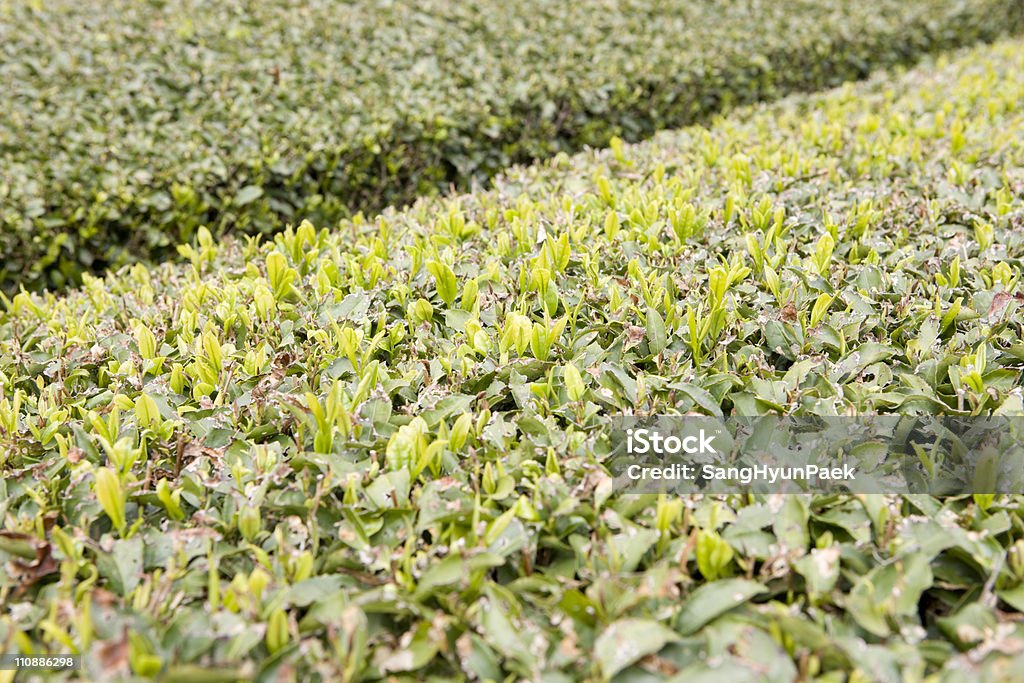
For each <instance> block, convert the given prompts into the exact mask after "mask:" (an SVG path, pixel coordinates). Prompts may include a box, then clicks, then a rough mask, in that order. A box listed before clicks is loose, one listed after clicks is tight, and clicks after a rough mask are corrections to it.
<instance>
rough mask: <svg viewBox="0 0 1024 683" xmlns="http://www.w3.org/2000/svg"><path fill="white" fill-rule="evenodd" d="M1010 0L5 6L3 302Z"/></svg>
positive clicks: (808, 77) (770, 82)
mask: <svg viewBox="0 0 1024 683" xmlns="http://www.w3.org/2000/svg"><path fill="white" fill-rule="evenodd" d="M1022 24H1024V9H1022V6H1021V3H1020V1H1019V0H977V1H974V2H970V3H964V2H961V1H960V0H913V1H911V2H908V1H906V0H880V1H879V2H873V3H850V2H842V1H839V0H828V1H827V2H822V1H821V0H794V1H793V2H784V3H782V2H778V3H775V2H756V3H752V2H720V1H714V0H702V1H701V2H685V1H683V0H670V1H668V2H654V1H653V0H631V1H630V2H618V1H614V0H587V1H586V2H564V3H559V2H547V1H545V0H515V1H514V2H509V1H507V0H500V1H499V0H486V1H484V2H472V3H453V2H450V1H449V0H424V1H421V2H416V3H411V2H388V3H385V2H375V1H372V0H357V1H356V2H346V3H337V2H328V1H326V0H308V1H306V2H291V1H284V0H272V1H268V2H243V1H242V0H230V1H228V2H216V3H200V2H191V1H189V0H160V1H158V0H152V1H150V2H136V1H134V0H132V1H129V0H112V1H110V2H98V1H96V0H86V1H84V2H82V1H78V2H71V1H70V0H47V2H42V1H36V2H11V1H10V0H5V1H4V2H0V46H2V47H0V50H2V53H0V54H2V59H0V91H2V92H3V93H4V107H3V108H2V109H0V252H2V253H3V258H2V259H0V287H2V288H3V289H4V290H5V291H8V292H10V291H15V290H16V289H17V288H18V287H20V286H24V287H27V288H29V289H39V288H41V287H44V286H49V287H62V286H64V285H67V284H77V283H79V282H80V281H81V273H82V272H83V270H92V271H97V270H99V269H102V268H103V267H104V266H109V265H114V266H116V265H120V264H123V263H125V262H128V261H135V260H138V259H140V258H143V259H145V258H147V257H163V256H166V255H167V254H168V252H169V251H170V252H173V246H174V245H175V244H177V243H178V242H182V241H189V240H191V239H193V238H194V236H195V232H196V230H197V229H198V228H199V227H200V226H202V225H206V226H208V227H209V229H210V230H211V232H212V233H213V234H214V235H215V236H219V235H220V234H221V233H222V232H224V231H225V230H228V229H230V230H234V231H244V232H248V233H263V234H269V233H271V232H273V231H275V230H278V229H279V228H280V227H282V226H283V224H284V223H286V222H290V223H293V224H297V223H299V222H300V221H301V220H302V219H307V218H308V219H310V220H312V221H313V222H314V223H315V224H318V225H324V226H333V225H335V224H336V222H337V220H338V219H339V218H341V217H343V216H345V215H349V214H351V212H353V211H355V210H372V209H378V208H380V207H383V206H387V205H391V204H395V203H402V202H405V201H407V200H410V199H411V198H413V197H416V196H419V195H421V194H424V193H429V192H431V191H435V190H436V189H437V188H439V187H440V188H445V189H447V188H448V186H449V185H450V184H452V183H455V184H458V185H460V186H465V185H468V184H470V183H471V182H473V181H482V180H484V179H486V178H488V177H490V176H491V175H493V174H494V173H495V172H497V171H499V170H501V169H504V168H506V167H508V166H509V165H510V164H511V163H513V162H518V161H523V160H526V159H531V158H537V157H547V156H551V155H552V154H555V153H557V152H560V151H572V150H576V149H579V148H581V147H582V146H584V145H591V146H603V145H605V144H606V143H607V142H608V141H609V140H610V139H611V138H612V137H613V136H620V137H623V138H625V139H637V138H641V137H645V136H648V135H650V134H651V133H652V132H653V131H655V130H659V129H663V128H666V127H673V126H679V125H683V124H688V123H691V122H693V121H696V120H698V119H701V118H704V117H706V116H707V115H708V114H711V113H713V112H716V111H719V110H721V109H722V108H724V107H729V106H732V105H735V104H741V103H749V102H752V101H755V100H758V99H762V98H770V97H775V96H778V95H780V94H782V93H786V92H789V91H793V90H798V89H815V88H821V87H824V86H830V85H837V84H838V83H839V82H841V81H843V80H846V79H852V78H857V77H860V76H863V75H865V74H866V73H867V72H868V70H869V69H872V68H875V67H881V66H889V65H893V64H898V63H902V62H906V61H909V60H911V59H914V58H916V57H918V56H920V55H921V54H922V53H924V52H928V51H932V50H935V49H938V48H945V47H950V46H955V45H964V44H969V43H971V42H974V41H976V40H979V39H991V38H993V37H995V36H997V35H999V34H1001V33H1003V32H1005V31H1011V30H1017V29H1019V28H1020V27H1021V25H1022Z"/></svg>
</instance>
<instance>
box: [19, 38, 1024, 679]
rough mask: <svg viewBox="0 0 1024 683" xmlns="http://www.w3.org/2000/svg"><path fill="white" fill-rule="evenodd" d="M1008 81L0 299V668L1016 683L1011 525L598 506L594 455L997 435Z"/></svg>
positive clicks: (733, 119)
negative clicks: (728, 440)
mask: <svg viewBox="0 0 1024 683" xmlns="http://www.w3.org/2000/svg"><path fill="white" fill-rule="evenodd" d="M1022 72H1024V44H1022V43H1020V42H1001V43H998V44H997V45H995V46H992V47H985V48H979V49H975V50H972V51H969V52H963V53H960V54H958V55H957V56H955V57H953V58H951V59H948V58H945V57H943V58H940V59H938V61H935V62H932V63H929V64H927V65H923V66H921V67H919V68H917V69H915V70H912V71H910V72H907V73H902V74H896V75H890V76H888V77H876V78H874V79H873V80H870V81H868V82H865V83H861V84H858V85H847V86H843V87H841V88H839V89H837V90H834V91H831V92H829V93H825V94H823V95H819V96H800V97H793V98H790V99H787V100H783V101H781V102H779V103H776V104H774V105H761V106H756V107H751V108H746V109H741V110H738V111H736V112H733V114H731V115H729V116H727V117H721V118H719V119H718V120H716V121H715V122H714V123H713V124H712V125H710V126H709V127H707V128H703V127H691V128H686V129H683V130H680V131H676V132H669V133H663V134H659V135H657V136H655V137H654V138H653V139H652V140H650V141H648V142H646V143H642V144H638V145H624V144H622V143H621V142H620V141H617V140H616V141H613V142H612V144H611V146H610V149H608V150H605V151H602V152H594V153H588V154H584V155H581V156H577V157H569V156H567V155H559V156H557V157H555V158H553V159H552V160H550V161H549V162H547V163H545V164H542V165H539V166H536V167H533V168H521V169H517V170H513V171H511V172H510V173H509V174H507V175H506V176H504V177H503V178H501V179H500V180H499V181H498V182H497V183H496V186H495V187H494V188H493V189H492V190H489V191H486V192H477V193H473V194H467V195H464V196H460V197H456V198H450V199H444V200H442V199H427V200H421V201H419V202H418V203H416V204H415V205H413V206H412V207H410V208H408V209H406V210H401V211H400V210H390V211H387V212H386V213H384V214H383V215H382V216H381V217H380V218H378V219H376V220H373V221H369V222H367V221H365V220H359V219H356V220H352V221H344V222H343V223H342V224H341V227H340V229H338V230H334V231H332V230H327V229H320V230H318V229H316V228H315V227H314V226H313V225H312V224H310V223H302V224H301V225H299V226H298V227H297V228H296V229H294V230H292V229H289V230H286V231H284V232H282V233H280V234H278V235H276V236H275V237H274V238H273V239H272V240H270V241H261V240H259V239H255V238H250V239H248V240H240V241H229V242H225V243H219V242H218V241H217V240H215V239H214V238H213V237H212V234H211V233H210V232H209V231H206V230H201V231H199V233H198V237H197V239H196V240H195V242H194V243H192V244H191V245H190V246H188V247H185V248H183V249H182V252H183V254H184V256H185V258H186V259H188V261H189V263H187V264H184V265H172V264H164V265H163V266H159V267H153V268H149V267H145V266H143V265H135V266H132V267H129V268H127V269H123V270H121V271H120V272H118V273H116V274H112V275H109V276H107V277H105V278H104V279H98V278H94V277H91V276H86V277H85V286H84V287H83V288H81V289H80V290H77V291H72V292H70V293H68V294H67V295H66V296H62V297H56V296H53V295H35V294H27V293H21V294H19V295H17V296H16V297H13V299H10V300H7V301H6V302H5V303H6V310H5V312H4V313H3V315H2V317H0V438H2V439H3V443H4V444H5V446H4V447H3V451H2V452H3V455H2V456H0V457H2V460H0V467H2V471H3V474H4V476H3V478H2V479H0V518H2V519H3V520H4V521H3V525H4V530H3V532H2V533H0V554H2V555H3V558H4V559H5V560H6V561H5V563H4V565H3V567H4V568H3V572H2V574H0V595H2V596H3V603H4V604H5V606H6V607H5V610H4V613H3V614H2V616H0V642H2V643H4V644H5V649H6V650H8V651H12V650H15V651H17V650H21V651H26V652H32V651H43V650H49V651H52V652H60V653H66V652H69V651H70V652H76V651H77V652H82V653H84V666H85V670H84V672H83V673H84V675H85V676H86V677H87V678H93V679H99V678H103V677H110V676H114V675H134V676H136V677H140V678H145V677H154V676H162V678H161V680H164V681H184V680H218V681H219V680H223V681H227V680H236V679H247V680H248V679H252V678H255V677H260V678H261V679H263V680H269V679H273V678H276V677H288V676H295V677H296V678H298V679H300V680H317V679H319V680H332V681H333V680H346V679H349V680H354V679H371V680H372V679H380V678H384V677H393V679H394V680H427V679H430V678H431V677H433V678H434V679H436V680H449V679H451V678H453V677H457V676H459V675H463V676H466V677H469V678H474V679H480V680H504V679H507V678H524V679H531V680H539V679H541V678H543V679H544V680H551V681H567V680H581V679H584V680H606V679H611V678H613V677H614V678H616V679H617V680H652V679H661V678H669V677H672V676H677V677H678V680H687V681H690V680H721V679H722V678H729V679H735V680H770V681H792V680H812V679H813V680H820V681H841V680H849V681H867V680H872V681H901V680H923V678H924V677H925V676H927V675H932V674H941V676H942V677H943V679H945V680H963V681H967V680H970V681H974V680H983V681H985V680H1012V679H1019V678H1021V677H1022V676H1024V671H1022V666H1024V665H1022V662H1024V658H1022V657H1021V651H1022V648H1024V627H1022V626H1021V621H1020V619H1019V614H1018V613H1017V611H1018V610H1019V609H1020V608H1022V607H1024V582H1022V579H1024V516H1022V515H1024V507H1022V506H1024V497H1022V496H1019V495H976V496H973V497H970V496H961V497H951V498H941V499H940V498H936V497H930V496H923V495H922V496H908V497H895V496H888V497H887V496H879V495H866V496H865V495H861V496H853V495H790V496H781V495H774V496H772V495H753V494H751V495H733V496H691V497H685V498H671V497H652V496H648V497H643V496H639V497H637V496H633V497H629V496H623V495H621V492H619V491H617V490H616V489H615V488H614V487H613V486H612V483H611V478H610V476H609V474H608V471H607V468H606V461H605V453H606V452H607V448H606V441H607V436H608V425H609V423H610V420H611V419H612V416H614V415H617V414H622V413H634V412H635V413H638V414H643V413H662V414H672V413H690V412H694V413H700V414H711V415H718V414H729V413H737V414H746V415H758V414H766V413H772V412H782V413H789V414H796V415H841V414H867V413H874V412H882V413H889V412H895V413H906V414H920V413H937V414H947V415H960V414H981V415H987V414H1001V415H1020V414H1022V413H1024V403H1022V391H1021V368H1022V361H1024V342H1022V329H1021V328H1022V317H1021V315H1020V311H1021V303H1022V300H1024V294H1022V292H1021V285H1020V277H1021V258H1022V256H1024V230H1022V227H1024V226H1022V221H1024V197H1022V195H1024V170H1022V169H1024V148H1022V147H1021V146H1020V145H1019V144H1018V143H1019V141H1020V139H1021V138H1022V136H1024V81H1021V79H1020V78H1019V77H1018V76H1019V74H1020V73H1022ZM200 676H201V677H202V678H200Z"/></svg>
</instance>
